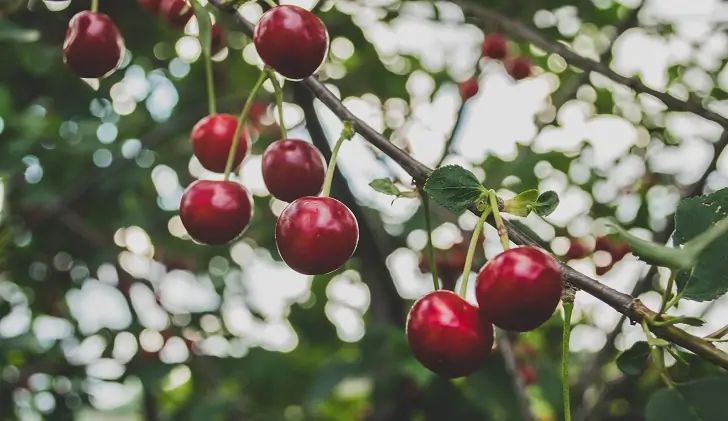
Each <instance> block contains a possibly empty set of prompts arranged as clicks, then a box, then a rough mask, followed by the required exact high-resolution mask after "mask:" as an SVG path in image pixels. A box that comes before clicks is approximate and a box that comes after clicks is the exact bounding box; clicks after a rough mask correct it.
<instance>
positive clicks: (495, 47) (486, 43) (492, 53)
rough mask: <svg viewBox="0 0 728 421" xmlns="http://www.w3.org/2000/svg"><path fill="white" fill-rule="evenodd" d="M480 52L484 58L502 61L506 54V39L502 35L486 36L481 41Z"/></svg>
mask: <svg viewBox="0 0 728 421" xmlns="http://www.w3.org/2000/svg"><path fill="white" fill-rule="evenodd" d="M481 50H482V52H483V55H484V56H485V57H489V58H494V59H497V60H502V59H504V58H506V55H507V54H508V45H506V38H505V37H504V36H503V35H502V34H488V35H486V36H485V39H484V40H483V44H482V46H481Z"/></svg>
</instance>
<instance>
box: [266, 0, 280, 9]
mask: <svg viewBox="0 0 728 421" xmlns="http://www.w3.org/2000/svg"><path fill="white" fill-rule="evenodd" d="M263 1H264V2H265V3H266V4H268V6H270V7H276V6H278V5H277V4H276V2H275V1H273V0H263Z"/></svg>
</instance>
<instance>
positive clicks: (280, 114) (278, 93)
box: [268, 70, 288, 139]
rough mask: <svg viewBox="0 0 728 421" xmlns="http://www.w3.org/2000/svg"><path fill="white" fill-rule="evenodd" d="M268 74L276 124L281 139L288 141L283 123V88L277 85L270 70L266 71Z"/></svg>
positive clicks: (274, 76) (276, 80)
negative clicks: (276, 112) (273, 91)
mask: <svg viewBox="0 0 728 421" xmlns="http://www.w3.org/2000/svg"><path fill="white" fill-rule="evenodd" d="M268 72H269V73H270V81H271V83H272V84H273V89H274V90H275V93H276V106H277V107H278V124H279V125H280V126H281V139H288V133H287V131H286V125H285V123H283V88H281V84H280V83H278V79H277V78H276V75H275V74H274V73H273V71H272V70H268Z"/></svg>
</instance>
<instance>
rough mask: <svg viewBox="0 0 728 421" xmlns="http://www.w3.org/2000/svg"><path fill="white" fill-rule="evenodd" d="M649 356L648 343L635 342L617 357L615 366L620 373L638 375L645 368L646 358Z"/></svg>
mask: <svg viewBox="0 0 728 421" xmlns="http://www.w3.org/2000/svg"><path fill="white" fill-rule="evenodd" d="M649 357H650V345H649V344H648V343H647V342H644V341H639V342H635V344H634V345H632V347H630V348H629V349H628V350H626V351H624V352H623V353H621V354H619V356H618V357H617V368H619V370H620V371H622V373H624V374H627V375H630V376H638V375H640V374H642V372H643V371H645V368H647V359H648V358H649Z"/></svg>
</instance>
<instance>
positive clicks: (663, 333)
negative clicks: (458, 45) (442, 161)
mask: <svg viewBox="0 0 728 421" xmlns="http://www.w3.org/2000/svg"><path fill="white" fill-rule="evenodd" d="M455 1H458V2H459V1H460V0H455ZM210 4H212V5H214V6H216V7H218V8H219V9H220V10H222V11H224V12H226V13H228V14H230V15H232V16H233V17H234V18H235V21H236V22H237V23H238V25H239V26H240V28H241V29H242V30H243V32H244V33H245V34H246V35H247V36H252V34H253V29H254V26H253V24H252V23H250V22H248V21H247V20H246V19H244V18H243V17H242V16H241V15H240V14H239V13H238V12H237V10H236V8H234V7H231V6H230V5H229V4H225V3H224V2H223V0H210ZM486 15H487V14H486ZM498 16H500V15H498ZM507 21H510V20H507ZM517 26H518V27H519V28H520V27H521V26H522V25H521V24H517ZM526 30H527V31H529V32H532V31H531V30H530V29H528V28H526ZM527 33H528V32H527ZM538 37H539V39H541V38H540V35H539V36H538ZM567 51H569V50H567ZM569 53H570V54H574V53H571V52H570V51H569ZM577 57H580V56H578V55H577ZM582 59H583V58H582ZM300 83H301V84H303V85H304V86H305V87H306V88H307V89H308V90H309V91H311V93H313V95H314V96H316V98H318V99H319V100H320V101H321V102H322V103H323V104H324V105H325V106H326V107H328V108H329V109H330V110H331V111H332V112H333V113H334V114H335V115H336V116H337V117H338V118H339V119H341V120H343V121H348V122H350V123H351V125H352V127H353V128H354V129H355V131H356V133H357V134H358V135H360V136H362V137H363V138H364V139H366V140H367V141H368V142H369V143H371V144H372V145H374V146H375V147H377V148H378V149H379V150H381V151H382V152H383V153H385V154H386V155H388V156H389V157H390V158H392V159H393V160H394V161H395V162H396V163H397V164H399V165H400V166H401V167H402V168H403V169H404V170H405V171H406V172H407V173H409V174H410V175H411V176H412V178H413V180H414V181H415V184H417V185H418V186H422V185H424V183H425V181H426V180H427V177H428V176H429V174H430V173H431V171H432V170H431V169H430V168H428V167H427V166H426V165H424V164H422V163H421V162H419V161H417V160H415V159H414V158H412V157H411V156H409V155H408V154H407V153H406V152H404V151H403V150H401V149H400V148H398V147H397V146H395V145H393V144H392V143H391V142H390V141H389V140H388V139H387V138H385V137H384V136H382V135H381V134H380V133H379V132H377V131H376V130H374V129H373V128H372V127H370V126H369V125H367V124H366V123H365V122H364V121H363V120H361V119H360V118H358V117H357V116H356V115H354V113H352V112H351V111H350V110H349V109H347V108H346V106H344V104H343V103H342V102H341V100H339V98H337V97H336V95H335V94H334V93H333V92H331V91H330V90H329V89H328V88H326V86H324V84H323V83H321V82H320V81H319V80H318V78H316V77H315V76H312V77H309V78H306V79H304V80H303V81H301V82H300ZM679 102H680V101H679ZM681 103H682V104H685V103H683V102H681ZM721 118H722V117H721ZM726 122H727V123H728V120H727V121H726ZM727 126H728V125H727ZM471 211H473V212H474V213H476V214H477V213H478V212H477V210H475V209H471ZM489 223H491V225H492V223H493V220H492V216H491V218H489ZM506 226H507V229H508V234H509V236H510V238H511V240H512V241H513V242H514V243H516V244H519V245H532V246H536V247H538V243H537V242H536V241H534V240H533V239H531V238H530V237H528V235H526V234H525V233H524V232H522V231H521V230H519V229H518V228H516V227H515V226H514V225H513V224H511V223H506ZM561 269H562V278H563V281H564V282H566V283H569V284H571V285H574V286H575V287H577V288H579V289H581V290H583V291H585V292H586V293H588V294H590V295H592V296H594V297H596V298H598V299H599V300H601V301H603V302H605V303H606V304H608V305H609V306H610V307H612V308H614V309H615V310H617V311H618V312H620V313H622V314H624V315H626V316H627V317H629V318H630V319H631V320H633V321H635V322H642V321H643V320H651V319H652V318H653V317H654V316H656V313H655V312H654V311H652V310H650V309H649V308H647V307H646V306H645V305H644V304H643V303H642V302H641V301H640V300H638V299H636V298H634V297H632V296H630V295H628V294H625V293H623V292H619V291H617V290H615V289H612V288H610V287H609V286H607V285H604V284H602V283H600V282H599V281H597V280H596V279H593V278H590V277H588V276H587V275H584V274H583V273H581V272H578V271H576V270H574V269H572V268H571V267H570V266H568V265H566V264H564V263H563V262H562V263H561ZM650 329H651V330H652V332H653V333H655V335H657V336H659V337H661V338H663V339H666V340H668V341H670V342H673V343H674V344H676V345H678V346H681V347H683V348H685V349H688V350H690V351H692V352H694V353H695V354H697V355H700V356H701V357H703V358H705V359H706V360H708V361H711V362H713V363H714V364H717V365H719V366H721V367H723V368H726V369H728V354H727V353H725V352H723V351H721V350H720V349H718V348H716V347H715V346H714V345H713V344H711V343H710V342H708V341H706V340H704V339H702V338H699V337H696V336H693V335H691V334H689V333H687V332H685V331H684V330H682V329H680V328H678V327H675V326H650Z"/></svg>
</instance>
